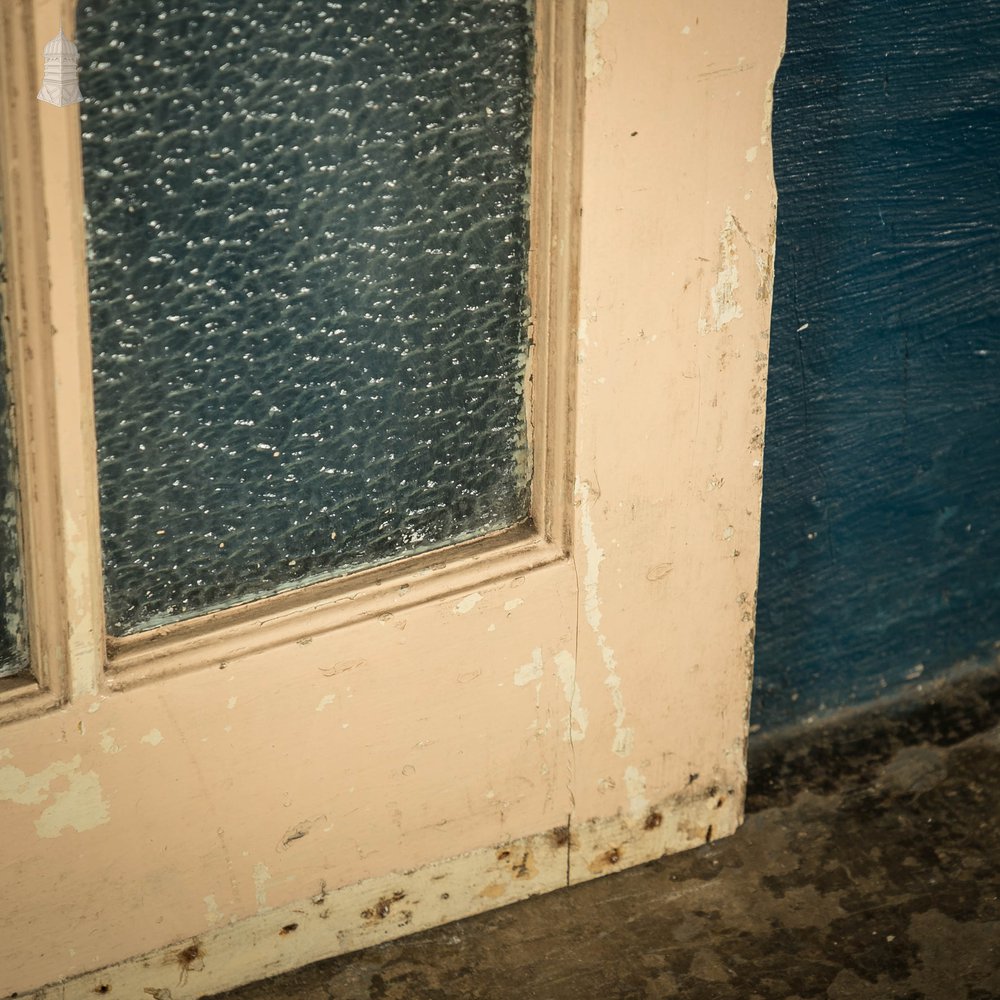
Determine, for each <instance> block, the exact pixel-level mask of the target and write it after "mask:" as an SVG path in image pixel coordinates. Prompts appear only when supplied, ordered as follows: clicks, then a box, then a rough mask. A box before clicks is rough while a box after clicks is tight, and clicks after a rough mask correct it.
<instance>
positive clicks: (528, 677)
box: [514, 649, 542, 687]
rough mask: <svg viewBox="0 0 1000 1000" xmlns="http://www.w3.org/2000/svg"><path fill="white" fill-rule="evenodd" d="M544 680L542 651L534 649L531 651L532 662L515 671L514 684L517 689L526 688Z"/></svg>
mask: <svg viewBox="0 0 1000 1000" xmlns="http://www.w3.org/2000/svg"><path fill="white" fill-rule="evenodd" d="M541 679H542V651H541V649H533V650H532V651H531V662H530V663H525V664H524V665H523V666H521V667H518V668H517V670H515V671H514V683H515V684H516V685H517V687H524V686H525V685H527V684H530V683H531V682H532V681H538V680H541Z"/></svg>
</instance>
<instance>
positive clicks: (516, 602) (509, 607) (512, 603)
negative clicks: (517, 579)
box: [503, 597, 524, 614]
mask: <svg viewBox="0 0 1000 1000" xmlns="http://www.w3.org/2000/svg"><path fill="white" fill-rule="evenodd" d="M522 604H524V598H522V597H515V598H513V599H512V600H509V601H504V605H503V609H504V611H506V612H507V614H510V613H511V612H512V611H515V610H516V609H517V608H519V607H520V606H521V605H522Z"/></svg>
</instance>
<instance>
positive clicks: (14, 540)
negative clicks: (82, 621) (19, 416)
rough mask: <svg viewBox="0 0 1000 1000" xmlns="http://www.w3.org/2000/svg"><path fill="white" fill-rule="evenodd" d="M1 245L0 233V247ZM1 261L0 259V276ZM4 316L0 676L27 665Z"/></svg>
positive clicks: (0, 332)
mask: <svg viewBox="0 0 1000 1000" xmlns="http://www.w3.org/2000/svg"><path fill="white" fill-rule="evenodd" d="M2 246H3V239H2V234H0V248H2ZM2 273H3V259H2V257H0V274H2ZM4 315H5V311H4V309H3V302H2V301H0V677H6V676H8V675H10V674H17V673H20V672H21V671H22V670H24V669H25V668H26V667H27V665H28V651H27V646H26V641H25V635H24V614H23V605H24V602H23V594H22V581H21V561H20V558H19V556H20V545H19V543H18V530H17V482H16V478H15V476H16V470H15V465H14V437H13V428H12V427H11V424H10V400H9V397H8V385H7V357H6V348H5V344H4V339H5V338H4V334H5V330H4V329H3V326H2V319H3V316H4Z"/></svg>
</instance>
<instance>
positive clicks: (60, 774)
mask: <svg viewBox="0 0 1000 1000" xmlns="http://www.w3.org/2000/svg"><path fill="white" fill-rule="evenodd" d="M81 763H82V758H81V757H80V755H79V754H77V756H76V757H74V758H73V759H72V760H71V761H61V760H57V761H55V762H53V763H52V764H50V765H49V766H48V767H46V768H45V769H44V770H42V771H39V772H38V773H37V774H33V775H28V774H25V773H24V771H22V770H21V769H20V768H17V767H12V766H10V765H8V766H6V767H0V801H4V802H15V803H17V804H18V805H40V804H41V803H43V802H46V801H48V800H49V799H50V798H51V804H50V805H49V806H48V807H47V808H46V809H45V810H43V812H42V813H41V815H40V816H39V817H38V818H37V819H36V820H35V830H36V831H37V832H38V836H39V837H58V836H59V834H60V833H62V831H63V830H65V829H67V828H69V827H72V828H73V829H74V830H76V831H77V832H78V833H83V832H84V831H86V830H92V829H93V828H94V827H95V826H100V825H101V824H102V823H107V822H108V820H109V819H110V818H111V817H110V814H109V812H108V804H107V802H105V800H104V796H103V794H102V791H101V783H100V779H99V778H98V776H97V774H96V773H95V772H94V771H85V772H81V771H80V764H81ZM60 778H62V779H65V781H66V787H64V788H62V787H61V788H60V789H59V790H58V791H55V792H50V790H49V786H50V785H51V784H52V783H53V782H54V781H56V780H57V779H60Z"/></svg>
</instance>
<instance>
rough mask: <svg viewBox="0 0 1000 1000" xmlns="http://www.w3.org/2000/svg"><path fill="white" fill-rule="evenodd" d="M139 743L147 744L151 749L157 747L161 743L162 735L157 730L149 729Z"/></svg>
mask: <svg viewBox="0 0 1000 1000" xmlns="http://www.w3.org/2000/svg"><path fill="white" fill-rule="evenodd" d="M139 742H140V743H148V744H149V745H150V746H151V747H158V746H159V745H160V744H161V743H162V742H163V733H161V732H160V731H159V729H150V731H149V732H148V733H146V735H145V736H143V737H142V739H141V740H139Z"/></svg>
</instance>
